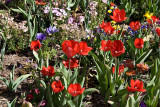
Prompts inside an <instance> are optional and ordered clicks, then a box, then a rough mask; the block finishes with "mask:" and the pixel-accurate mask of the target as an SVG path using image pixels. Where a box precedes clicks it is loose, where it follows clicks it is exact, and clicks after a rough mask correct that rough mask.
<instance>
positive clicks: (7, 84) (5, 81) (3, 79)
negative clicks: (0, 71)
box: [0, 76, 9, 87]
mask: <svg viewBox="0 0 160 107" xmlns="http://www.w3.org/2000/svg"><path fill="white" fill-rule="evenodd" d="M0 80H2V81H3V82H4V83H5V84H6V86H7V87H9V82H8V80H7V79H5V78H3V77H1V76H0Z"/></svg>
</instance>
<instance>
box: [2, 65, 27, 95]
mask: <svg viewBox="0 0 160 107" xmlns="http://www.w3.org/2000/svg"><path fill="white" fill-rule="evenodd" d="M14 70H15V66H14V67H13V70H12V72H11V73H10V75H9V80H10V81H8V80H7V79H5V78H3V77H1V76H0V80H2V81H3V82H4V83H5V84H6V86H7V89H8V90H9V91H10V92H12V91H14V90H16V89H17V87H18V85H19V84H20V83H21V82H22V81H23V80H24V79H26V78H28V77H29V76H30V74H26V75H22V76H20V77H19V78H17V79H16V80H15V81H14Z"/></svg>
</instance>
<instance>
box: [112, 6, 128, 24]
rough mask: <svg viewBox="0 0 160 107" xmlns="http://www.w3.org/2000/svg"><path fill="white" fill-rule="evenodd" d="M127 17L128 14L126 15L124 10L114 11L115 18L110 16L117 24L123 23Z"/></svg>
mask: <svg viewBox="0 0 160 107" xmlns="http://www.w3.org/2000/svg"><path fill="white" fill-rule="evenodd" d="M125 15H126V13H125V10H124V9H122V10H119V9H115V10H114V11H113V16H111V15H110V18H111V19H113V20H114V21H116V22H122V21H124V20H126V19H127V17H125Z"/></svg>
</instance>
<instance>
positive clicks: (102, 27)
mask: <svg viewBox="0 0 160 107" xmlns="http://www.w3.org/2000/svg"><path fill="white" fill-rule="evenodd" d="M99 26H100V28H101V29H104V28H105V27H106V26H108V24H107V23H105V22H104V21H103V22H102V25H101V24H99Z"/></svg>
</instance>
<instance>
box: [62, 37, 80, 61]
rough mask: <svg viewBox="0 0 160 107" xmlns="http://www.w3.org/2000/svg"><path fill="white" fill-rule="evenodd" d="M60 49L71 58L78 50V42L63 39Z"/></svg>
mask: <svg viewBox="0 0 160 107" xmlns="http://www.w3.org/2000/svg"><path fill="white" fill-rule="evenodd" d="M62 50H63V52H64V53H65V54H66V55H67V57H68V58H72V57H73V56H74V55H76V54H77V53H78V52H79V42H77V41H74V40H65V41H64V42H63V43H62Z"/></svg>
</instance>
